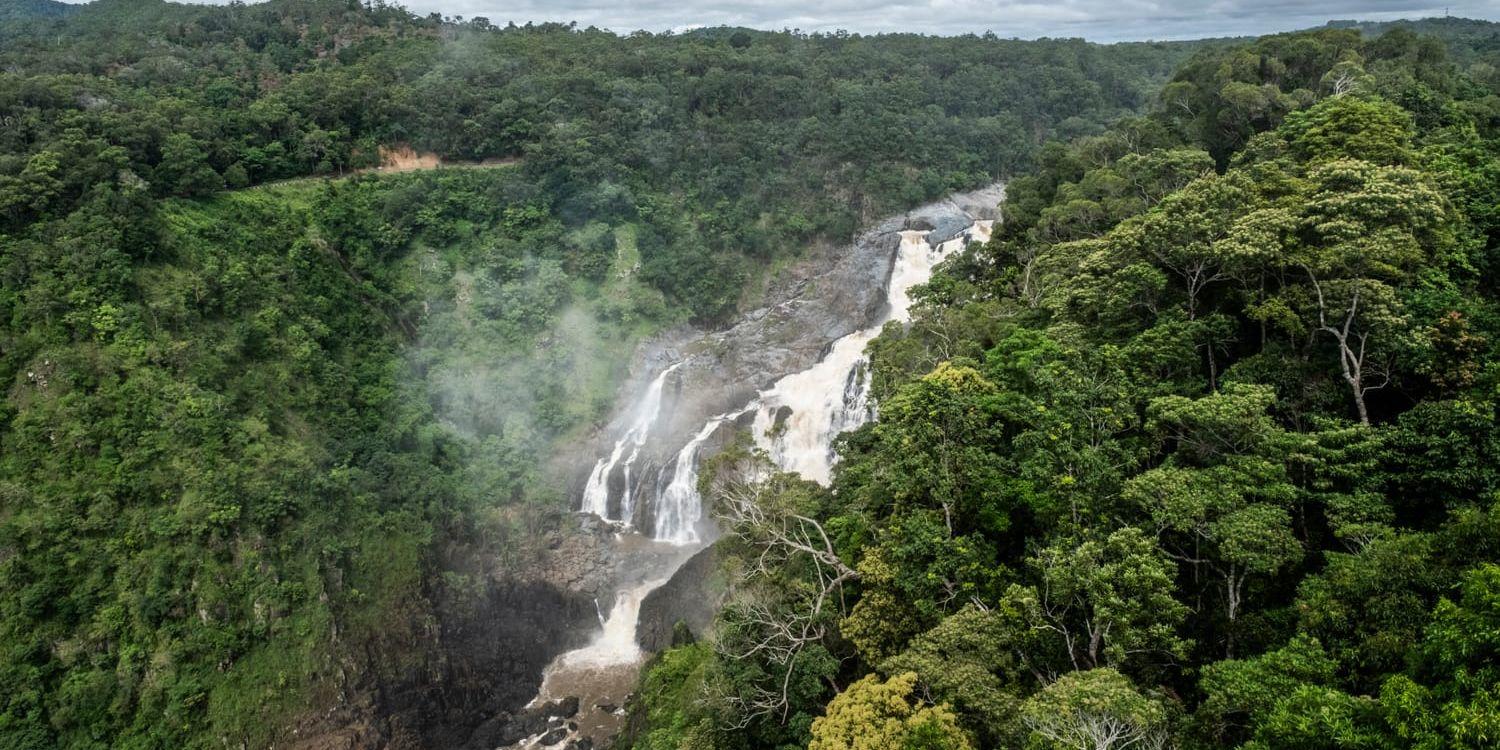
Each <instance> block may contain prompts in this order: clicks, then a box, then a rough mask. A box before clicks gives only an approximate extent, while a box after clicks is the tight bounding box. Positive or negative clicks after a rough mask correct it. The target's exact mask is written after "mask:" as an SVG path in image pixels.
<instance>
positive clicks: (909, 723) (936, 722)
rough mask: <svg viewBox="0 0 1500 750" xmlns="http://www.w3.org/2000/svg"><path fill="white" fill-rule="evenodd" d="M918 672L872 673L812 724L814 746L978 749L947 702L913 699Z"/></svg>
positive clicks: (830, 749)
mask: <svg viewBox="0 0 1500 750" xmlns="http://www.w3.org/2000/svg"><path fill="white" fill-rule="evenodd" d="M916 683H917V676H916V675H915V674H913V673H911V672H904V673H902V674H898V675H896V676H894V677H891V678H890V679H889V680H884V681H882V680H881V679H880V678H879V677H877V676H876V675H873V674H872V675H866V676H865V677H864V678H863V679H861V680H859V681H858V682H855V683H854V684H852V685H850V686H849V688H848V689H847V690H845V691H843V692H842V693H839V694H838V695H837V696H836V697H835V698H834V699H833V700H832V701H830V702H829V704H828V711H827V713H825V714H824V715H823V716H821V717H819V718H818V719H817V720H815V721H814V722H813V725H812V742H811V743H810V744H809V745H808V750H972V748H973V747H974V746H973V744H972V743H971V742H970V740H969V736H968V734H967V733H965V732H964V730H963V729H962V728H960V727H959V725H958V720H957V718H956V717H954V715H953V712H952V711H951V710H950V709H949V708H948V707H947V706H946V705H937V706H932V705H925V704H923V703H922V702H921V701H920V699H915V700H914V699H913V695H912V693H913V691H914V689H915V688H916Z"/></svg>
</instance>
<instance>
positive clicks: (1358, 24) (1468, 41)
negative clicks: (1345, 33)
mask: <svg viewBox="0 0 1500 750" xmlns="http://www.w3.org/2000/svg"><path fill="white" fill-rule="evenodd" d="M1328 26H1329V27H1331V28H1340V29H1358V30H1359V31H1360V33H1362V34H1364V35H1365V36H1367V37H1370V36H1380V35H1381V34H1384V33H1386V32H1388V31H1392V30H1395V29H1404V30H1406V31H1410V32H1411V33H1413V34H1421V35H1424V36H1433V37H1437V38H1439V39H1442V40H1443V41H1444V42H1445V43H1446V44H1447V46H1448V52H1449V53H1450V54H1451V55H1452V56H1453V59H1454V60H1455V61H1456V62H1460V63H1468V62H1471V61H1473V60H1475V59H1477V58H1479V57H1481V56H1484V55H1487V54H1490V53H1493V52H1495V51H1500V23H1497V22H1495V21H1485V20H1482V19H1478V18H1458V17H1446V18H1419V19H1416V20H1400V21H1352V20H1350V21H1329V22H1328Z"/></svg>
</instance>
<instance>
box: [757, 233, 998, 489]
mask: <svg viewBox="0 0 1500 750" xmlns="http://www.w3.org/2000/svg"><path fill="white" fill-rule="evenodd" d="M990 226H991V222H989V221H979V222H975V223H974V225H973V226H971V227H969V229H968V230H966V231H965V232H964V233H963V234H962V235H960V236H958V237H956V238H954V239H952V240H949V241H948V242H944V243H941V244H940V245H938V246H937V247H936V248H934V247H931V246H930V245H928V243H927V239H926V235H925V234H924V233H922V232H915V231H911V232H902V233H901V245H900V248H899V249H898V250H897V253H896V263H895V266H894V267H893V268H892V269H891V281H890V285H889V286H888V287H887V288H886V303H887V304H886V312H885V314H884V315H883V316H881V317H880V319H879V320H877V321H875V323H874V324H873V325H871V326H869V327H867V328H864V329H862V330H859V331H855V332H854V333H851V334H849V335H848V336H845V337H843V338H841V339H839V340H837V341H835V342H834V343H833V346H832V347H830V348H829V350H828V354H826V355H825V356H824V357H823V359H822V360H820V361H819V362H818V363H817V364H815V365H813V366H812V367H811V368H809V369H807V370H803V371H802V372H798V373H793V374H791V375H788V376H786V377H784V378H782V379H781V380H778V381H777V382H776V384H775V385H773V386H772V387H771V388H770V390H768V391H766V392H764V393H762V394H761V398H760V402H761V403H760V406H759V408H758V409H757V411H756V414H755V424H754V426H753V428H752V429H753V431H754V435H755V442H756V444H757V445H759V446H760V447H761V448H763V449H764V450H765V451H766V452H767V453H769V454H770V455H771V459H772V460H774V461H775V462H776V463H777V465H779V466H781V467H782V468H783V469H786V470H788V471H795V472H797V473H799V474H801V475H802V476H803V477H805V478H807V479H811V480H813V481H815V482H818V483H820V484H828V480H829V479H830V477H831V474H832V470H833V461H834V453H833V439H834V438H835V437H837V436H838V434H839V433H841V432H844V431H847V430H852V429H854V428H856V427H859V426H860V425H862V424H864V423H865V422H868V421H870V420H871V419H873V418H874V416H875V414H874V409H873V408H872V407H871V405H870V373H869V358H868V357H866V356H865V347H866V346H867V345H869V343H870V341H871V340H872V339H874V338H875V337H876V336H878V335H879V334H880V330H881V328H883V327H884V326H885V324H886V323H888V322H890V321H893V320H894V321H901V322H904V321H907V320H910V319H911V311H910V308H911V297H910V293H911V289H912V287H914V286H916V285H918V284H922V283H925V282H926V281H927V280H928V279H929V278H931V277H932V270H933V267H934V266H936V265H937V264H938V263H939V262H941V261H942V260H943V259H944V258H946V257H948V256H949V255H950V254H952V253H953V252H955V251H957V250H960V249H962V248H963V247H964V245H965V244H967V243H968V242H969V241H970V240H973V241H977V242H984V241H986V240H988V239H989V234H990ZM784 412H789V413H788V414H786V416H785V417H784V418H782V416H781V415H782V414H783V413H784Z"/></svg>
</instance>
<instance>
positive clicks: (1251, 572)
mask: <svg viewBox="0 0 1500 750" xmlns="http://www.w3.org/2000/svg"><path fill="white" fill-rule="evenodd" d="M1423 28H1428V29H1434V30H1438V31H1440V32H1441V33H1443V34H1444V38H1445V39H1446V40H1447V41H1446V42H1444V41H1440V40H1437V39H1433V38H1423V37H1419V36H1417V35H1415V34H1413V33H1411V32H1410V30H1409V29H1408V28H1407V27H1405V26H1400V25H1398V26H1395V27H1393V28H1392V30H1390V31H1388V32H1387V33H1386V34H1385V35H1383V36H1377V35H1369V36H1366V35H1362V34H1360V33H1357V32H1356V31H1355V30H1353V29H1345V28H1328V29H1321V30H1317V31H1312V32H1305V33H1299V34H1286V35H1277V36H1271V37H1266V38H1263V39H1259V40H1255V41H1252V42H1248V43H1245V44H1239V45H1234V46H1227V47H1213V48H1206V49H1202V50H1199V51H1198V52H1197V53H1196V54H1195V55H1194V56H1193V57H1192V58H1191V59H1190V60H1188V61H1187V62H1186V63H1185V64H1184V65H1183V66H1181V67H1180V68H1179V69H1178V71H1177V72H1176V74H1175V75H1174V76H1173V78H1172V80H1171V81H1170V82H1168V83H1167V84H1166V85H1165V86H1164V87H1163V88H1162V90H1161V92H1160V96H1159V98H1158V99H1157V102H1156V105H1155V106H1154V107H1153V108H1152V109H1151V110H1150V111H1149V112H1146V113H1145V114H1143V115H1141V116H1134V117H1125V118H1122V119H1121V120H1119V121H1117V122H1116V123H1115V124H1114V125H1112V126H1111V127H1110V128H1108V129H1105V130H1103V131H1094V132H1092V133H1090V134H1087V135H1082V136H1079V137H1075V138H1073V139H1072V140H1070V141H1068V142H1066V143H1050V144H1047V145H1045V146H1043V147H1042V148H1041V149H1040V151H1039V152H1038V154H1037V158H1036V163H1035V168H1034V169H1033V170H1032V172H1031V173H1029V174H1027V175H1024V176H1020V177H1017V178H1016V179H1014V180H1011V181H1010V182H1009V183H1008V185H1007V198H1006V202H1005V204H1004V205H1003V206H1002V209H1003V213H1004V216H1005V222H1004V223H1003V224H1002V225H999V226H997V227H996V231H995V233H994V238H993V239H992V240H991V241H990V242H989V243H988V244H987V245H985V246H983V247H976V248H970V249H969V250H967V251H966V252H964V253H962V254H960V255H959V256H958V257H956V258H953V259H951V260H949V261H947V262H945V263H944V265H943V266H942V267H941V268H940V269H939V271H938V274H937V275H936V276H935V277H934V278H933V280H932V282H931V283H930V284H928V285H926V286H925V287H924V288H921V289H917V290H915V291H914V292H913V299H915V300H917V305H916V306H915V307H914V310H913V317H912V320H911V321H910V323H909V324H894V325H890V326H888V327H887V328H886V330H885V331H884V332H883V333H882V334H881V336H880V337H878V338H877V339H876V340H875V341H874V342H873V343H872V345H871V347H870V350H869V352H870V354H871V356H872V363H871V373H872V382H873V388H874V391H873V395H874V397H875V399H876V400H877V402H878V407H879V418H878V420H877V421H876V422H875V423H873V424H869V425H866V426H864V427H861V428H860V429H858V430H856V431H853V432H851V433H848V434H846V435H844V436H843V437H842V438H840V439H839V441H838V442H837V449H838V452H839V453H838V457H839V463H838V464H837V465H836V469H835V473H834V477H833V481H832V485H831V487H830V488H829V489H828V490H827V491H826V492H825V493H823V494H820V495H818V498H819V499H818V501H817V502H816V503H815V504H813V505H811V506H809V510H808V512H809V513H810V514H811V515H810V516H809V517H810V518H811V519H813V520H815V521H816V523H817V524H818V525H819V528H821V529H824V530H826V531H827V533H828V538H829V539H830V540H831V541H830V545H831V546H830V547H829V548H828V549H831V550H832V552H833V553H834V554H835V555H836V557H834V558H827V559H824V560H823V563H822V564H823V565H824V566H843V568H844V569H847V570H850V571H853V575H851V576H849V577H848V578H846V579H844V580H843V581H841V585H840V586H839V587H837V588H836V589H834V591H836V593H837V594H838V595H839V598H838V601H839V606H840V610H841V612H843V616H842V618H841V619H838V620H836V621H833V622H827V623H825V624H824V626H823V629H822V630H820V631H819V632H818V634H817V642H818V644H819V646H820V647H821V648H823V649H824V651H825V652H826V653H828V654H831V655H834V656H836V657H837V658H839V659H841V662H840V663H839V666H838V668H837V669H835V670H832V671H830V673H829V674H828V678H827V679H828V680H829V681H830V682H835V683H836V682H837V681H839V680H841V679H842V680H846V681H847V680H856V679H861V677H862V676H863V675H867V674H869V672H870V671H871V670H875V671H877V672H878V673H879V674H881V675H884V676H886V677H887V678H889V679H891V680H895V679H897V678H898V677H903V676H907V675H910V677H911V678H912V679H914V680H915V683H914V688H913V689H914V690H916V691H918V694H919V695H922V696H924V697H926V698H927V699H929V700H933V701H941V702H942V703H943V704H944V705H946V706H949V707H950V709H951V710H952V712H953V714H954V719H955V721H956V723H957V724H958V726H960V727H963V728H964V729H966V730H967V731H969V732H971V733H972V734H973V737H974V738H975V739H976V740H978V741H979V742H980V743H981V744H983V745H984V746H986V747H1000V748H1005V747H1014V748H1019V747H1038V748H1042V747H1076V748H1104V747H1183V748H1209V747H1242V748H1254V749H1257V750H1258V749H1269V748H1303V747H1305V748H1315V747H1316V748H1324V747H1340V748H1388V747H1424V748H1425V747H1431V748H1437V747H1481V746H1485V745H1486V743H1488V744H1493V743H1494V742H1495V741H1496V737H1497V734H1496V725H1495V710H1494V708H1495V701H1496V693H1495V684H1496V675H1495V674H1493V672H1494V670H1493V668H1492V663H1493V662H1494V661H1495V658H1496V655H1495V654H1494V653H1492V652H1493V651H1494V644H1493V643H1492V642H1491V641H1493V638H1492V637H1491V636H1492V635H1493V632H1494V630H1495V627H1494V623H1493V622H1492V620H1493V610H1494V606H1493V605H1494V600H1495V596H1494V591H1493V589H1494V588H1495V586H1494V585H1493V584H1494V580H1495V570H1496V568H1495V565H1496V561H1497V560H1500V525H1497V524H1496V522H1495V518H1496V513H1497V512H1500V511H1497V508H1500V505H1497V502H1496V500H1497V497H1500V483H1497V481H1496V477H1495V475H1494V472H1493V471H1491V470H1490V467H1491V466H1492V465H1493V463H1494V462H1493V460H1491V459H1492V457H1493V456H1494V455H1495V447H1496V445H1497V443H1496V434H1497V432H1496V424H1497V412H1496V400H1495V396H1496V393H1497V391H1496V383H1497V380H1496V375H1497V373H1500V369H1497V367H1496V363H1495V359H1494V349H1493V348H1492V343H1491V342H1493V341H1494V340H1495V336H1496V335H1497V334H1500V315H1497V313H1500V308H1497V301H1500V300H1497V299H1496V296H1495V289H1496V288H1497V287H1496V286H1495V283H1494V282H1495V268H1496V266H1495V265H1494V259H1495V257H1497V256H1496V255H1495V253H1496V251H1497V250H1500V233H1497V221H1496V214H1495V212H1494V210H1493V205H1494V197H1495V196H1494V189H1493V185H1494V181H1493V179H1492V178H1493V175H1494V169H1495V165H1496V164H1497V163H1500V127H1497V126H1500V119H1497V118H1496V117H1495V113H1496V111H1497V110H1496V108H1495V104H1496V103H1497V102H1500V87H1497V84H1500V81H1497V80H1496V79H1495V77H1494V76H1493V75H1491V74H1490V73H1491V71H1490V67H1489V66H1492V65H1493V64H1494V62H1495V60H1496V55H1497V53H1500V48H1497V47H1496V46H1495V45H1494V44H1493V40H1492V39H1490V38H1489V37H1486V36H1485V32H1484V31H1477V32H1475V34H1476V35H1474V36H1471V35H1468V33H1467V32H1460V31H1459V30H1458V29H1459V28H1460V26H1459V25H1457V24H1453V23H1447V22H1443V23H1438V22H1436V21H1434V22H1427V23H1425V24H1424V25H1423ZM1472 28H1477V29H1492V27H1491V26H1489V25H1485V24H1478V25H1474V26H1472ZM1490 33H1492V31H1491V32H1490ZM1486 39H1490V41H1485V40H1486ZM1450 55H1451V56H1450ZM775 481H776V482H783V481H785V480H783V479H779V478H778V479H776V480H775ZM772 496H775V493H774V491H773V492H772ZM734 554H738V555H742V554H744V551H740V552H736V553H734ZM763 573H764V575H766V576H767V577H768V579H777V578H778V577H785V579H784V580H800V581H809V580H814V579H813V578H812V577H811V576H810V575H809V571H807V570H805V569H801V570H800V572H799V568H798V566H797V565H788V566H779V565H778V566H772V567H771V569H769V570H765V571H763ZM731 611H732V610H731ZM767 614H768V616H769V618H770V619H773V620H774V619H775V617H776V616H777V612H776V611H775V608H774V607H772V608H771V609H770V610H768V613H767ZM783 614H785V613H783ZM738 668H743V666H740V667H738ZM863 679H864V680H865V681H866V682H864V683H857V684H862V685H863V684H867V683H868V681H869V680H871V679H874V678H868V677H866V678H863ZM869 684H874V683H869ZM846 694H847V693H846ZM839 700H840V699H835V701H834V703H830V704H829V711H830V712H831V711H832V709H833V708H834V705H835V704H837V703H838V702H839ZM799 708H801V709H802V710H808V709H807V708H806V707H805V706H799ZM830 715H831V714H830ZM841 715H842V712H841ZM883 721H884V719H881V718H878V717H875V716H867V717H866V718H865V727H864V732H866V733H867V734H868V735H869V736H878V735H879V734H880V731H881V730H880V729H879V727H880V726H881V725H882V722H883ZM845 734H847V735H848V736H859V730H856V729H849V730H846V731H845ZM750 746H751V747H760V746H765V745H761V744H757V743H756V742H753V741H752V742H751V743H750Z"/></svg>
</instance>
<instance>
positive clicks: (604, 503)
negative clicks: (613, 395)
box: [580, 362, 682, 526]
mask: <svg viewBox="0 0 1500 750" xmlns="http://www.w3.org/2000/svg"><path fill="white" fill-rule="evenodd" d="M681 366H682V363H681V362H678V363H677V364H675V365H672V366H671V367H668V368H667V369H665V370H662V371H661V374H660V375H657V376H656V379H655V380H652V381H651V385H650V386H648V387H647V388H646V395H645V397H644V398H642V399H641V402H640V404H638V405H637V406H636V410H635V415H634V419H633V420H632V421H631V423H630V427H629V428H627V429H626V431H625V435H624V436H622V437H621V438H620V439H619V440H618V441H616V442H615V448H614V450H613V451H611V452H610V454H609V458H607V459H604V458H601V459H599V461H598V463H596V464H594V471H593V472H592V473H590V474H589V482H588V485H587V486H585V487H584V490H583V504H582V506H581V507H580V510H582V511H583V512H585V513H593V514H594V515H597V516H599V517H600V518H603V519H605V520H611V521H623V522H624V523H625V525H626V526H629V525H630V523H631V519H633V518H634V517H635V503H634V502H633V500H632V499H631V487H630V469H631V467H632V466H634V465H635V459H636V458H637V457H639V456H640V454H641V446H642V445H645V443H646V437H647V436H648V435H650V434H651V426H652V425H654V424H656V418H657V416H658V415H659V414H660V412H661V393H662V389H663V388H664V387H665V386H666V383H667V376H668V375H671V374H672V371H673V370H676V369H677V368H678V367H681ZM627 448H628V449H629V450H630V455H629V457H626V458H625V465H624V466H623V467H622V468H623V471H624V474H625V489H624V490H623V494H622V495H621V496H620V515H619V516H618V517H611V516H610V515H609V477H610V475H611V474H613V473H614V471H615V467H616V466H618V465H619V464H620V459H621V457H623V456H625V450H626V449H627Z"/></svg>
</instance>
